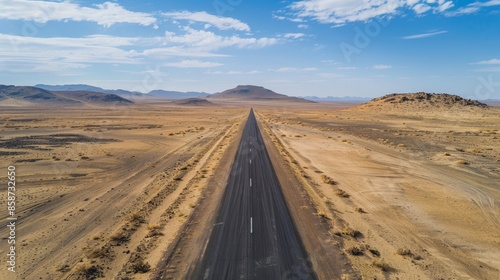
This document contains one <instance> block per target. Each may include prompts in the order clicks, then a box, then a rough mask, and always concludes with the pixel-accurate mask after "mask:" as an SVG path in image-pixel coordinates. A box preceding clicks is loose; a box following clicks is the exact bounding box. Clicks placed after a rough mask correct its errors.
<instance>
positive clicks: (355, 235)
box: [342, 227, 362, 238]
mask: <svg viewBox="0 0 500 280" xmlns="http://www.w3.org/2000/svg"><path fill="white" fill-rule="evenodd" d="M342 234H343V235H347V236H350V237H353V238H358V237H360V236H361V235H362V234H361V232H360V231H358V230H355V229H352V228H350V227H346V228H344V230H342Z"/></svg>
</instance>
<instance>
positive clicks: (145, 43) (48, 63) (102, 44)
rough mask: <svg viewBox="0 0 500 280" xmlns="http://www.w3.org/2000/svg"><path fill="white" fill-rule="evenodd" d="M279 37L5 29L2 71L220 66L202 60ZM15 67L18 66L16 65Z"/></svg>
mask: <svg viewBox="0 0 500 280" xmlns="http://www.w3.org/2000/svg"><path fill="white" fill-rule="evenodd" d="M278 41H279V40H278V39H276V38H254V37H239V36H220V35H217V34H215V33H212V32H208V31H204V30H194V29H191V28H185V29H183V30H182V31H181V32H180V33H179V34H177V33H173V32H167V33H166V34H165V37H118V36H109V35H91V36H86V37H81V38H72V37H29V36H17V35H8V34H2V33H0V61H2V62H3V63H2V66H0V71H7V70H9V68H12V67H7V69H4V68H6V66H5V65H19V66H23V67H24V68H23V69H26V70H27V71H28V72H29V71H32V72H33V71H35V70H36V69H38V68H40V67H41V65H44V67H46V68H47V69H55V70H58V71H61V70H64V69H81V68H84V67H89V66H91V65H94V64H116V65H124V64H129V65H130V64H135V65H138V64H142V63H144V62H145V61H151V60H158V59H169V58H175V57H180V58H183V59H184V60H182V61H180V62H172V63H171V64H170V66H172V67H184V68H187V67H192V68H194V67H197V68H199V67H216V66H219V65H220V64H215V63H214V62H202V61H199V60H196V58H207V57H211V58H214V57H228V56H229V55H227V54H224V53H222V49H226V48H236V49H254V48H263V47H266V46H270V45H273V44H276V43H278ZM13 67H15V66H13Z"/></svg>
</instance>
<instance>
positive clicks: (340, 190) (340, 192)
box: [335, 189, 350, 198]
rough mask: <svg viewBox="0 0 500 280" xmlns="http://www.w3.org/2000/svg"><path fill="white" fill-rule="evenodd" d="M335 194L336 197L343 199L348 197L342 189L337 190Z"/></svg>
mask: <svg viewBox="0 0 500 280" xmlns="http://www.w3.org/2000/svg"><path fill="white" fill-rule="evenodd" d="M335 194H336V195H337V196H340V197H345V198H348V197H349V196H350V195H349V194H348V193H346V192H345V191H344V190H342V189H338V190H336V191H335Z"/></svg>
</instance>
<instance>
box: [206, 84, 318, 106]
mask: <svg viewBox="0 0 500 280" xmlns="http://www.w3.org/2000/svg"><path fill="white" fill-rule="evenodd" d="M208 99H214V100H231V101H232V100H235V101H259V100H260V101H291V102H307V103H314V102H313V101H308V100H305V99H302V98H297V97H290V96H287V95H284V94H279V93H276V92H274V91H272V90H269V89H266V88H264V87H260V86H252V85H239V86H237V87H235V88H232V89H228V90H225V91H223V92H219V93H215V94H212V95H210V96H209V97H208Z"/></svg>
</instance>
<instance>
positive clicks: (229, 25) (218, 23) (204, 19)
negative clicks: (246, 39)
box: [163, 11, 250, 32]
mask: <svg viewBox="0 0 500 280" xmlns="http://www.w3.org/2000/svg"><path fill="white" fill-rule="evenodd" d="M163 15H164V16H166V17H169V18H172V19H176V20H190V21H195V22H201V23H207V24H210V25H213V26H215V27H217V28H219V29H221V30H230V29H234V30H238V31H247V32H249V31H250V27H249V26H248V25H247V24H246V23H243V22H241V21H239V20H237V19H234V18H230V17H221V16H215V15H211V14H209V13H207V12H189V11H182V12H171V13H163Z"/></svg>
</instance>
